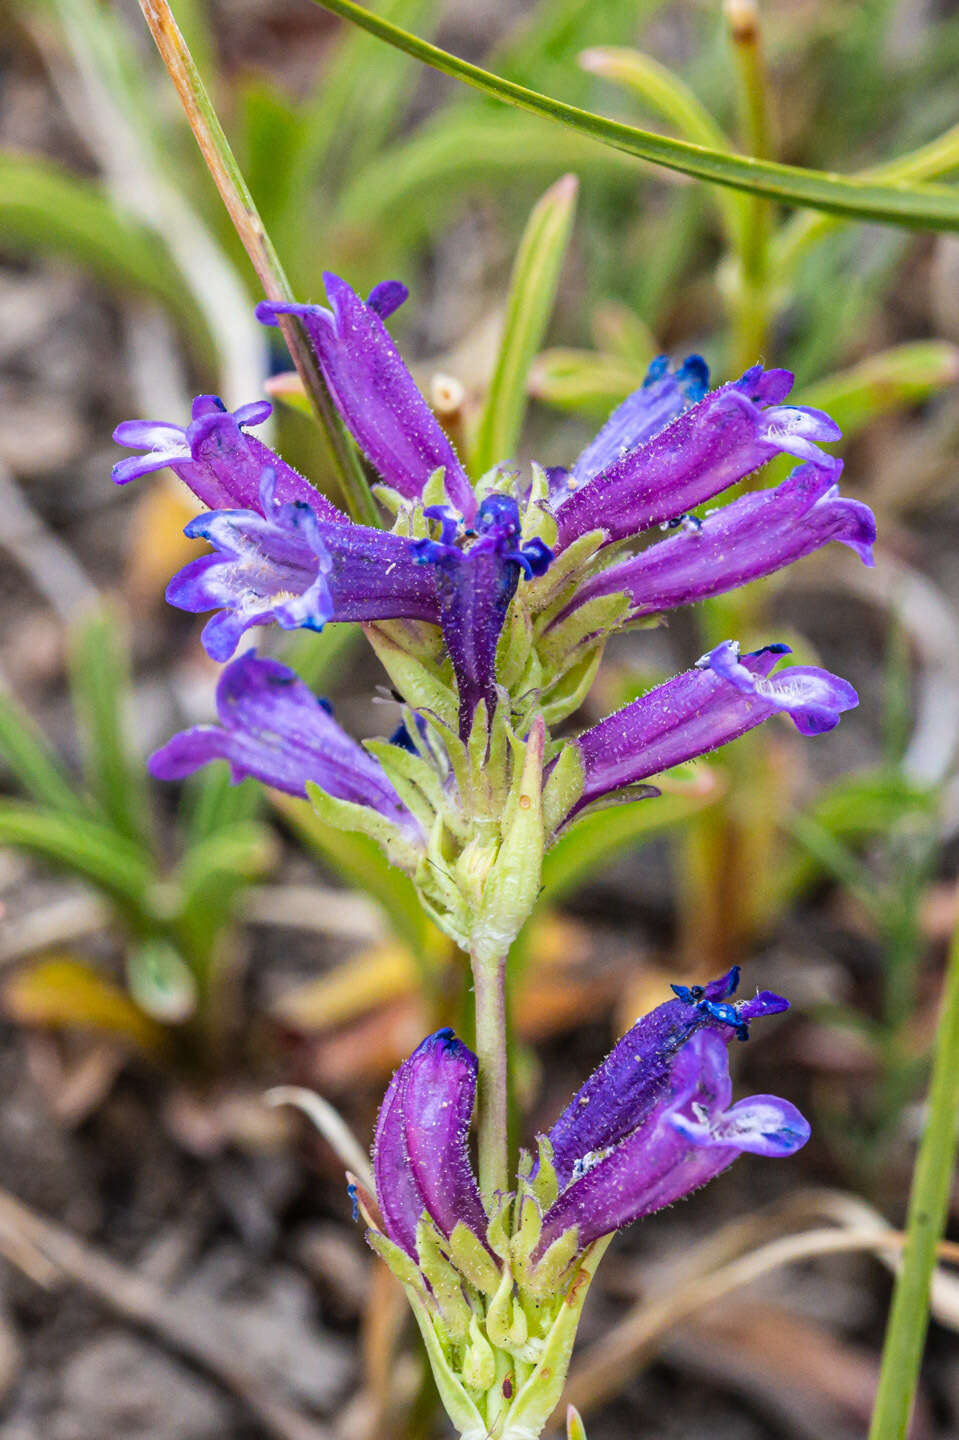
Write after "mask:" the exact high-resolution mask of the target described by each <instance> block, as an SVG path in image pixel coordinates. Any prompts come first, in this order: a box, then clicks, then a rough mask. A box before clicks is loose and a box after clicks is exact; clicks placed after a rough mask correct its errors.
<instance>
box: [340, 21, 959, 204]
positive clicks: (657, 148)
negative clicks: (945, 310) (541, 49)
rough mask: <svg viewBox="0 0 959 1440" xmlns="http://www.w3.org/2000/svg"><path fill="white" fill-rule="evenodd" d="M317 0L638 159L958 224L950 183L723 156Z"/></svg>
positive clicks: (448, 71)
mask: <svg viewBox="0 0 959 1440" xmlns="http://www.w3.org/2000/svg"><path fill="white" fill-rule="evenodd" d="M314 3H316V4H318V5H322V6H323V8H324V9H326V10H331V11H332V12H333V13H334V14H336V15H341V16H343V18H344V19H346V20H351V21H352V22H353V23H354V24H356V25H359V26H361V27H362V28H363V29H365V30H368V31H370V33H371V34H373V35H377V36H378V37H379V38H380V39H381V40H385V41H386V42H387V44H390V45H393V46H395V47H396V48H397V49H399V50H404V51H405V52H406V54H407V55H412V56H413V58H414V59H416V60H421V61H423V63H424V64H426V65H429V66H431V67H432V68H433V69H434V70H439V71H440V72H441V73H442V74H444V75H452V76H453V77H454V79H457V80H462V81H463V82H464V83H465V84H467V85H471V86H473V87H474V89H477V90H480V91H482V92H483V93H484V94H486V95H491V96H493V97H494V98H495V99H498V100H504V101H506V103H507V104H510V105H516V106H518V107H519V108H520V109H521V110H528V111H530V112H531V113H533V114H535V115H542V116H543V117H545V118H546V119H549V120H556V121H559V122H560V123H561V124H564V125H570V126H572V127H573V128H574V129H576V130H578V131H579V132H580V133H581V134H584V135H590V136H592V138H593V139H594V140H597V141H599V142H600V143H601V144H604V145H610V146H612V147H614V148H615V149H618V150H622V151H625V153H626V154H628V155H634V156H635V157H636V158H637V159H639V160H648V161H650V162H651V163H652V164H654V165H662V166H664V167H665V168H666V169H668V170H678V171H680V172H681V173H682V174H685V175H693V176H695V177H696V178H697V179H700V180H708V181H710V182H712V183H713V184H717V185H728V186H730V187H731V188H733V189H735V190H744V191H746V192H748V193H749V194H753V195H765V196H766V197H768V198H769V199H770V200H776V201H779V202H781V203H782V204H786V205H800V206H808V207H809V208H811V209H814V210H825V211H828V212H829V213H830V214H836V215H848V216H851V217H853V218H856V219H860V220H877V221H882V222H884V223H886V224H890V225H903V226H906V227H909V228H913V229H929V230H955V229H959V192H956V191H954V190H952V189H950V188H949V187H947V186H934V185H898V186H897V185H881V184H875V183H873V182H870V181H867V180H860V179H856V178H853V177H850V176H839V175H833V174H830V173H828V172H827V171H824V170H805V169H801V168H800V167H799V166H796V165H779V164H776V163H774V162H773V161H767V160H756V159H753V158H752V157H747V156H740V155H728V154H723V153H721V152H719V151H716V150H712V149H709V148H708V147H706V146H704V145H692V144H690V143H689V142H688V141H685V140H674V139H672V138H670V137H669V136H665V135H656V134H654V133H653V132H652V131H650V130H641V129H639V128H638V127H637V126H634V125H625V124H623V123H622V122H621V121H618V120H610V119H607V118H606V117H605V116H603V115H596V114H594V113H593V112H592V111H590V110H581V109H578V108H577V107H576V106H574V105H567V104H565V103H564V102H563V101H562V100H556V99H554V98H553V97H552V96H549V95H541V94H540V93H539V92H538V91H536V90H530V89H527V87H526V86H524V85H517V84H515V83H514V82H513V81H511V80H506V79H504V78H503V77H502V76H501V75H494V74H491V73H490V72H489V71H487V70H483V69H482V68H481V67H480V66H478V65H473V64H471V63H470V62H469V61H467V60H461V59H459V57H458V56H455V55H451V54H450V53H449V52H448V51H446V50H442V49H440V48H439V46H437V45H431V44H430V43H429V42H428V41H426V40H421V39H420V38H419V36H417V35H410V34H408V33H407V32H406V31H405V30H401V29H399V28H398V27H397V26H395V25H391V24H389V22H388V21H385V20H381V19H380V18H379V17H378V16H376V15H372V14H370V12H369V11H368V10H365V9H364V8H363V7H362V6H361V5H356V4H354V3H353V0H314Z"/></svg>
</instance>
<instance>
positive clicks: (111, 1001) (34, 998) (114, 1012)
mask: <svg viewBox="0 0 959 1440" xmlns="http://www.w3.org/2000/svg"><path fill="white" fill-rule="evenodd" d="M3 1007H4V1009H5V1011H6V1012H7V1014H8V1015H9V1016H11V1018H12V1019H14V1020H16V1021H17V1022H18V1023H19V1024H21V1025H49V1026H51V1027H52V1028H54V1029H57V1030H64V1029H81V1030H95V1031H98V1032H100V1033H102V1034H106V1035H113V1036H116V1038H117V1039H120V1040H124V1041H126V1042H127V1044H129V1045H131V1046H132V1047H133V1048H134V1049H135V1050H139V1051H140V1052H141V1053H143V1054H144V1055H147V1056H149V1057H150V1058H151V1059H158V1058H160V1057H162V1055H163V1054H164V1052H165V1051H166V1050H167V1048H168V1044H169V1041H168V1037H167V1035H166V1034H165V1032H164V1030H163V1027H162V1026H161V1025H159V1024H158V1023H157V1022H156V1021H155V1020H152V1019H151V1018H150V1017H149V1016H148V1015H145V1014H144V1013H143V1012H142V1011H141V1010H139V1009H138V1008H137V1006H136V1005H135V1004H134V1003H133V1001H132V1000H131V999H130V997H129V995H127V994H125V993H124V991H123V990H121V989H120V987H119V985H116V984H114V982H113V981H112V980H109V979H107V977H106V976H105V975H101V974H100V972H99V971H98V970H95V969H94V968H93V966H92V965H87V964H85V963H84V962H83V961H80V960H72V959H55V960H41V961H39V962H38V963H37V964H36V965H31V966H29V967H28V968H26V969H23V970H19V971H17V973H16V974H15V975H13V976H12V977H11V978H10V979H9V980H8V981H7V984H6V985H5V986H4V989H3Z"/></svg>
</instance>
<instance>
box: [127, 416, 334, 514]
mask: <svg viewBox="0 0 959 1440" xmlns="http://www.w3.org/2000/svg"><path fill="white" fill-rule="evenodd" d="M272 408H273V407H272V406H271V405H270V403H269V402H268V401H266V400H254V401H253V402H252V403H251V404H249V405H241V406H240V408H239V410H235V411H233V412H232V413H231V412H230V411H229V410H227V409H226V407H225V405H224V404H223V401H222V400H221V399H220V398H219V396H218V395H198V396H197V397H196V399H195V400H194V402H193V418H192V420H191V422H190V424H189V425H188V426H187V428H186V429H185V430H183V429H181V428H180V427H179V426H178V425H168V424H166V423H165V422H163V421H159V420H156V421H154V420H124V421H123V422H122V424H120V425H118V426H117V428H116V429H115V430H114V432H113V438H114V440H115V441H116V442H117V444H118V445H132V446H136V447H137V448H143V449H144V450H146V452H147V453H146V454H145V455H128V456H127V457H126V459H125V460H119V461H117V463H116V465H114V467H113V478H114V480H115V481H116V483H117V484H118V485H125V484H126V483H127V481H128V480H134V479H136V478H137V477H138V476H140V475H146V474H149V473H150V472H151V471H153V470H163V469H165V468H167V467H168V468H169V469H171V470H173V471H174V472H175V474H177V475H178V476H179V477H180V479H181V480H182V481H183V482H184V483H185V484H186V485H189V487H190V489H191V490H192V491H193V493H194V495H196V497H197V499H198V500H200V501H202V503H203V504H204V505H206V506H208V507H209V508H210V509H211V510H233V509H250V510H256V509H257V508H258V505H259V496H260V482H261V479H262V476H263V471H264V470H265V469H269V470H271V471H272V472H273V476H274V491H275V498H276V499H277V500H278V501H281V502H288V501H294V500H300V501H305V502H306V503H307V504H309V505H310V506H312V508H313V510H314V511H315V512H316V514H317V515H319V516H320V517H321V518H322V519H324V520H327V521H330V522H331V523H336V524H343V523H344V522H345V520H346V516H345V515H343V514H342V512H341V511H339V510H337V508H336V506H335V505H332V504H331V503H330V501H329V500H327V499H326V497H325V496H323V495H321V494H320V492H319V491H318V490H316V489H314V487H313V486H312V485H311V484H310V482H309V481H308V480H305V479H304V478H303V476H302V475H300V474H299V473H298V472H297V471H296V470H294V469H293V467H292V466H290V465H287V464H286V462H285V461H284V460H281V459H280V457H279V455H275V454H274V453H273V451H272V450H270V449H269V448H268V447H267V446H266V445H264V444H263V443H262V441H260V440H257V439H256V438H255V437H254V436H252V435H248V434H247V433H246V430H245V428H244V427H245V426H247V425H261V424H262V423H263V421H264V420H265V419H266V418H267V417H268V416H269V415H270V414H271V413H272Z"/></svg>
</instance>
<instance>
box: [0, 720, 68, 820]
mask: <svg viewBox="0 0 959 1440" xmlns="http://www.w3.org/2000/svg"><path fill="white" fill-rule="evenodd" d="M0 759H2V760H3V763H4V764H5V765H6V766H7V768H8V769H9V771H10V773H11V774H12V775H13V777H14V779H15V780H16V781H17V782H18V784H19V785H20V786H21V787H22V788H23V789H24V790H25V791H26V792H27V794H28V795H29V796H30V797H31V799H33V800H38V801H39V802H40V804H41V805H48V806H49V807H50V808H51V810H64V811H67V812H73V811H77V810H80V811H82V810H83V809H84V801H83V798H82V796H81V795H80V794H79V793H78V792H77V791H76V790H75V789H74V788H73V786H72V785H71V783H70V780H69V777H68V776H67V775H66V773H65V772H64V771H63V770H62V769H61V766H60V761H59V759H58V757H57V755H56V752H55V751H54V750H53V748H52V746H50V745H49V744H48V742H47V739H46V736H45V735H44V734H43V731H42V730H41V729H40V727H39V726H38V725H36V724H35V723H34V721H33V719H32V717H31V716H30V715H28V714H27V712H26V710H24V709H23V708H22V707H21V706H20V705H19V704H18V703H17V701H16V700H15V699H14V698H13V696H12V695H6V694H3V693H2V692H0Z"/></svg>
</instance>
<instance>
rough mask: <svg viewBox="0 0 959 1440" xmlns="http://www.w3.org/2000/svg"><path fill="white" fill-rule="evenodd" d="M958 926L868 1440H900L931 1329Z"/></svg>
mask: <svg viewBox="0 0 959 1440" xmlns="http://www.w3.org/2000/svg"><path fill="white" fill-rule="evenodd" d="M957 1120H959V926H957V928H956V932H955V934H954V935H953V940H952V946H951V949H950V953H949V961H948V965H947V969H946V981H945V988H944V993H943V1002H942V1014H941V1016H940V1019H939V1027H938V1031H937V1034H936V1048H935V1055H934V1058H933V1066H932V1080H931V1082H930V1086H929V1100H928V1106H927V1116H926V1124H925V1129H924V1131H923V1135H922V1140H921V1143H920V1146H919V1154H918V1156H917V1158H916V1168H915V1170H914V1172H913V1177H912V1189H911V1191H910V1195H909V1210H908V1215H907V1218H906V1248H905V1252H904V1254H903V1261H902V1269H901V1270H900V1272H899V1277H898V1279H897V1281H896V1289H895V1293H894V1295H893V1301H892V1309H891V1311H890V1315H889V1324H888V1326H887V1329H886V1340H885V1344H884V1346H883V1353H882V1368H881V1370H880V1373H879V1389H878V1391H877V1394H876V1404H875V1409H874V1410H873V1416H872V1425H871V1427H870V1430H869V1440H904V1437H905V1435H906V1431H907V1427H908V1424H909V1415H910V1412H911V1410H912V1404H913V1399H914V1396H915V1392H916V1386H917V1384H918V1381H919V1369H920V1365H921V1362H922V1352H923V1347H924V1345H925V1338H926V1330H927V1328H928V1324H929V1297H930V1292H931V1288H932V1275H933V1269H934V1267H935V1263H936V1246H937V1244H938V1243H939V1240H940V1238H941V1236H942V1232H943V1229H944V1227H945V1221H946V1213H947V1209H948V1203H949V1193H950V1190H951V1186H952V1177H953V1172H954V1169H955V1163H956V1148H957V1142H959V1130H957Z"/></svg>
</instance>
